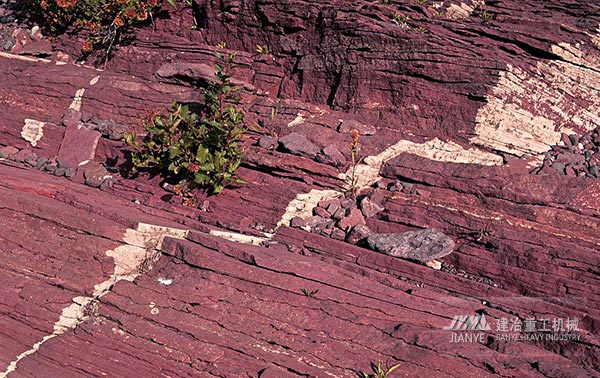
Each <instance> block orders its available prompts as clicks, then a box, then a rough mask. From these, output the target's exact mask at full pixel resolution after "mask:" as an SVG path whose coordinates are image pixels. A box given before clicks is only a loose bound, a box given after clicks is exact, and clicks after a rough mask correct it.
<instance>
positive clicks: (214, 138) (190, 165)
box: [124, 52, 246, 194]
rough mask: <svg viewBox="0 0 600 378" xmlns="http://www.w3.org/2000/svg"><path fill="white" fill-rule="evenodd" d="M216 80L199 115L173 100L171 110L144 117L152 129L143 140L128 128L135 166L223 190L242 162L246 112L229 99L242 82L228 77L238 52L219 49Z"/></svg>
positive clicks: (235, 180)
mask: <svg viewBox="0 0 600 378" xmlns="http://www.w3.org/2000/svg"><path fill="white" fill-rule="evenodd" d="M215 56H216V57H217V58H218V59H219V63H217V64H216V65H215V67H216V68H217V72H216V74H215V76H216V79H217V80H216V81H214V82H210V83H209V84H208V86H207V87H206V88H204V89H203V92H204V108H203V110H202V112H201V113H200V114H199V115H198V114H195V113H193V112H191V111H190V110H189V108H188V106H187V105H181V104H178V103H173V106H172V109H171V112H170V113H168V114H156V115H154V116H153V117H151V119H150V120H149V121H148V122H146V125H145V126H146V131H147V132H148V134H147V135H146V136H145V137H144V139H143V142H142V144H141V145H140V144H139V143H138V141H137V136H136V135H135V134H133V133H127V134H126V135H125V136H124V140H125V142H126V143H127V144H128V145H129V146H131V147H133V148H134V149H135V153H134V154H133V156H132V162H133V165H134V166H135V168H136V169H156V170H158V171H159V172H160V173H162V174H163V175H165V176H167V177H169V178H175V179H176V180H178V181H179V182H180V183H182V182H186V183H187V184H186V186H187V189H194V188H196V187H203V188H207V189H209V191H210V192H211V193H215V194H216V193H219V192H221V191H222V190H223V188H224V187H225V186H227V185H228V184H232V183H243V181H242V180H240V179H239V178H237V177H235V173H236V171H237V169H238V167H239V166H240V164H241V162H242V157H243V151H242V149H241V147H240V145H239V142H240V140H241V138H242V136H243V134H244V132H245V131H246V127H245V125H244V113H243V111H242V109H241V108H240V107H239V106H236V105H232V104H231V103H230V102H229V101H230V100H236V99H238V96H237V91H238V90H239V89H240V88H239V87H236V86H233V85H232V84H231V82H230V79H231V72H232V70H233V69H234V63H233V60H234V58H235V53H232V54H229V55H222V54H221V53H219V52H217V53H215Z"/></svg>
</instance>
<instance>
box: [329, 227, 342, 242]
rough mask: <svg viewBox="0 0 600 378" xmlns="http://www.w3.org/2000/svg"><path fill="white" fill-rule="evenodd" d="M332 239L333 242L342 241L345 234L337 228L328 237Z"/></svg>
mask: <svg viewBox="0 0 600 378" xmlns="http://www.w3.org/2000/svg"><path fill="white" fill-rule="evenodd" d="M329 237H331V238H332V239H335V240H344V239H345V238H346V233H345V232H344V231H342V230H341V229H339V228H337V227H336V228H334V229H333V230H332V231H331V234H330V235H329Z"/></svg>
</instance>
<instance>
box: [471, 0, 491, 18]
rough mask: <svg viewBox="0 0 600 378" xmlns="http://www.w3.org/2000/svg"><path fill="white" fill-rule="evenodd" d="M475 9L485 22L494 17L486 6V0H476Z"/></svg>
mask: <svg viewBox="0 0 600 378" xmlns="http://www.w3.org/2000/svg"><path fill="white" fill-rule="evenodd" d="M473 11H474V12H475V13H476V14H478V15H479V17H480V18H481V19H482V20H483V22H488V21H490V20H491V19H492V15H491V14H490V13H489V12H488V10H487V9H486V7H485V1H481V2H474V5H473Z"/></svg>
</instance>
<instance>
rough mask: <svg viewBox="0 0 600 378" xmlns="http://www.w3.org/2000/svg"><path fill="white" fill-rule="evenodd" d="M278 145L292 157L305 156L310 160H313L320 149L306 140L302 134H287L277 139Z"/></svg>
mask: <svg viewBox="0 0 600 378" xmlns="http://www.w3.org/2000/svg"><path fill="white" fill-rule="evenodd" d="M279 144H280V145H281V146H282V147H283V148H284V149H285V150H287V151H289V152H290V153H292V154H294V155H300V156H307V157H310V158H314V157H316V156H317V154H318V153H319V152H320V151H321V149H320V148H319V147H318V146H317V145H316V144H314V143H313V142H311V141H310V140H308V138H307V137H305V136H304V135H302V134H299V133H291V134H288V135H286V136H284V137H282V138H281V139H279Z"/></svg>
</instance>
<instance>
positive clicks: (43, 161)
mask: <svg viewBox="0 0 600 378" xmlns="http://www.w3.org/2000/svg"><path fill="white" fill-rule="evenodd" d="M47 163H48V159H46V158H45V157H39V158H38V159H37V163H36V165H35V167H36V168H37V169H40V170H41V169H44V166H45V165H46V164H47Z"/></svg>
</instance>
